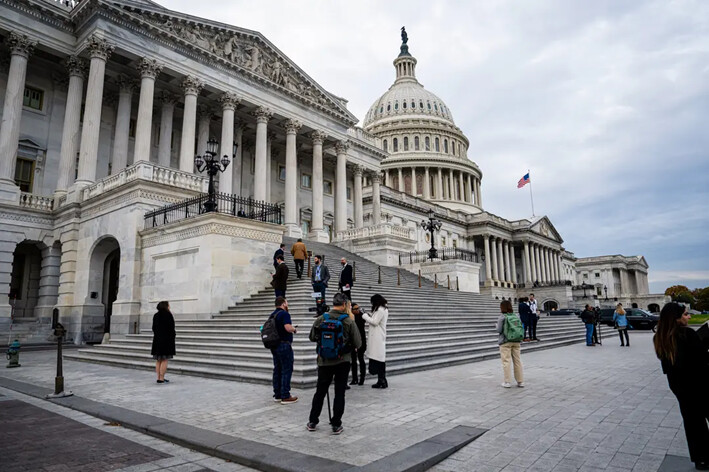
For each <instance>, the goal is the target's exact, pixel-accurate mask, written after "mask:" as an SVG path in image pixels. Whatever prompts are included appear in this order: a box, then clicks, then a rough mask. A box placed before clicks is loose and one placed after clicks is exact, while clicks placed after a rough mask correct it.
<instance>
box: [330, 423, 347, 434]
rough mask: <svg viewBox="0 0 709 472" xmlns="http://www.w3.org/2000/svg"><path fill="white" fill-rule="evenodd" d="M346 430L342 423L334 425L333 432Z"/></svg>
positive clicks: (338, 432)
mask: <svg viewBox="0 0 709 472" xmlns="http://www.w3.org/2000/svg"><path fill="white" fill-rule="evenodd" d="M344 430H345V428H343V427H342V425H340V426H333V427H332V434H342V431H344Z"/></svg>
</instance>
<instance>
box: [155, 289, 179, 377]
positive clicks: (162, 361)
mask: <svg viewBox="0 0 709 472" xmlns="http://www.w3.org/2000/svg"><path fill="white" fill-rule="evenodd" d="M157 309H158V311H157V313H155V314H154V315H153V346H152V348H151V350H150V354H151V355H152V356H153V359H155V373H156V374H157V375H158V383H159V384H164V383H169V382H170V381H169V380H167V379H166V378H165V372H167V361H168V360H169V359H172V357H173V356H174V355H175V336H176V333H175V318H173V316H172V313H171V312H170V303H169V302H166V301H162V302H160V303H158V306H157Z"/></svg>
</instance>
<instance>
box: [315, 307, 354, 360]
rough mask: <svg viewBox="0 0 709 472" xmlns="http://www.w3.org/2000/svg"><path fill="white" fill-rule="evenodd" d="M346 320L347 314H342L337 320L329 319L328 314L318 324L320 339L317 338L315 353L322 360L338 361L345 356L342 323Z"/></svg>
mask: <svg viewBox="0 0 709 472" xmlns="http://www.w3.org/2000/svg"><path fill="white" fill-rule="evenodd" d="M346 318H347V314H342V315H340V316H339V318H330V314H329V313H325V314H324V315H323V321H322V323H320V327H319V329H320V337H319V338H318V347H317V352H318V356H320V357H322V358H323V359H328V360H333V359H340V358H341V357H342V355H343V354H345V346H346V345H347V339H345V327H344V326H343V325H342V321H343V320H345V319H346Z"/></svg>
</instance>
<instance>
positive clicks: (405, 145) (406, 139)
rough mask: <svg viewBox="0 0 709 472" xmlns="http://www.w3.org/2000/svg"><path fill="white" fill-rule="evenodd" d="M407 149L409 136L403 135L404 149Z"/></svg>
mask: <svg viewBox="0 0 709 472" xmlns="http://www.w3.org/2000/svg"><path fill="white" fill-rule="evenodd" d="M408 150H409V138H408V137H407V136H404V151H408Z"/></svg>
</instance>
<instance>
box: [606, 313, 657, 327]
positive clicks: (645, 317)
mask: <svg viewBox="0 0 709 472" xmlns="http://www.w3.org/2000/svg"><path fill="white" fill-rule="evenodd" d="M613 313H615V308H602V309H601V320H600V321H601V323H602V324H605V325H608V326H613ZM625 316H626V317H627V318H628V322H629V323H630V326H631V327H632V328H633V329H651V330H653V331H655V329H656V328H657V322H658V321H660V316H659V315H655V314H652V313H649V312H647V311H645V310H642V309H640V308H625Z"/></svg>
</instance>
